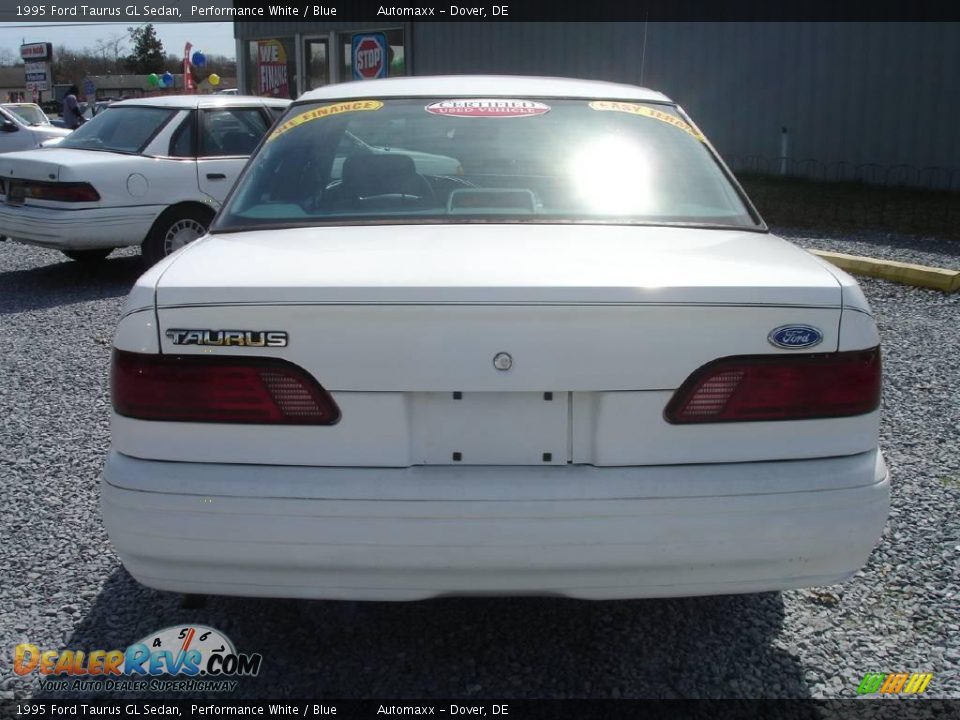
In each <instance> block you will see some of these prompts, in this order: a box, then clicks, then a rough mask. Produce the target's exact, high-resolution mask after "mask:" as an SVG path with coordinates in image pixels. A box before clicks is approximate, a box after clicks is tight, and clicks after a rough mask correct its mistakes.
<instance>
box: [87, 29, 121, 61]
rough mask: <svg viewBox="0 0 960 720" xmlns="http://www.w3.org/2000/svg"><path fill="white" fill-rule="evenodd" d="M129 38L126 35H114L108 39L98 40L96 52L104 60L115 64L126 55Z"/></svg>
mask: <svg viewBox="0 0 960 720" xmlns="http://www.w3.org/2000/svg"><path fill="white" fill-rule="evenodd" d="M126 45H127V38H126V37H125V36H124V35H121V34H117V33H114V34H113V35H111V36H110V37H108V38H105V39H104V38H97V44H96V45H95V46H94V47H95V49H96V52H97V53H98V54H99V55H100V56H101V57H102V58H103V59H104V60H111V61H113V62H114V63H116V62H117V61H119V60H120V58H121V57H122V56H125V55H126Z"/></svg>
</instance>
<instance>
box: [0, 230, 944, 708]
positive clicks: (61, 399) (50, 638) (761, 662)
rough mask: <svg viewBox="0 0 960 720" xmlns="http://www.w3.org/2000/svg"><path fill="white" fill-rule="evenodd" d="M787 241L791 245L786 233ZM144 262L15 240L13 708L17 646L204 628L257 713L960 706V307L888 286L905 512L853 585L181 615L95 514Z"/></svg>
mask: <svg viewBox="0 0 960 720" xmlns="http://www.w3.org/2000/svg"><path fill="white" fill-rule="evenodd" d="M787 233H788V234H790V233H789V231H787ZM794 239H795V241H797V242H798V243H799V244H801V245H805V246H809V247H818V248H824V249H833V250H839V251H841V252H852V253H856V254H874V255H876V256H881V257H890V258H891V259H901V260H908V261H914V262H918V261H919V262H928V263H929V262H936V263H938V264H941V265H943V266H951V267H955V268H956V267H960V243H953V244H951V243H946V242H941V241H937V240H935V239H926V240H922V241H914V240H911V239H909V238H902V237H894V236H887V235H880V234H872V235H871V234H870V233H861V234H859V235H857V236H856V238H854V239H853V242H846V241H844V240H841V239H838V238H835V237H829V236H820V237H816V238H811V237H794ZM140 270H141V267H140V264H139V256H137V255H136V254H135V253H133V252H132V251H129V250H127V251H123V252H119V253H117V254H116V255H115V256H114V257H113V258H112V259H110V260H109V261H107V262H106V263H105V264H104V265H103V266H102V267H100V268H95V269H86V268H84V267H82V266H80V265H78V264H76V263H73V262H70V261H67V260H66V259H65V258H62V256H60V255H59V254H58V253H55V252H51V251H45V250H39V249H33V248H28V247H25V246H21V245H15V244H13V243H0V342H2V344H3V350H2V354H0V408H2V411H0V464H2V470H3V474H2V483H0V508H2V510H0V512H2V516H3V521H2V523H0V608H2V611H0V699H3V698H7V699H9V698H25V697H29V696H30V695H31V694H34V693H36V684H35V683H36V679H35V678H36V676H35V675H34V676H31V677H29V678H26V679H25V678H20V677H17V676H15V675H14V674H13V672H12V662H13V648H14V646H15V645H16V644H18V643H21V642H31V643H34V644H36V645H39V646H41V647H42V648H80V649H85V650H92V649H97V648H101V649H109V648H115V647H125V646H126V645H127V644H128V643H130V642H133V641H134V640H136V639H138V638H140V637H142V636H144V635H146V634H147V633H148V632H151V631H154V630H157V629H160V628H163V627H166V626H169V625H173V624H179V623H186V622H201V623H205V624H208V625H212V626H214V627H216V628H218V629H220V630H222V631H224V632H225V633H226V634H227V635H228V636H230V637H231V638H232V639H233V641H234V643H235V644H236V646H237V648H238V650H240V651H241V652H260V653H262V654H263V656H264V662H263V669H262V671H261V673H260V676H259V677H257V678H255V679H249V680H245V681H243V682H242V683H241V685H240V687H239V689H238V695H239V696H242V697H280V696H291V697H297V696H307V697H318V696H319V697H364V696H374V697H451V696H453V697H461V696H466V697H498V698H511V697H512V698H521V697H605V698H618V697H688V698H689V697H817V698H820V697H827V698H834V697H853V696H854V695H855V691H856V688H857V685H858V684H859V682H860V680H861V679H862V677H863V674H864V673H866V672H893V671H903V672H912V671H916V672H920V671H924V672H932V673H934V679H933V681H932V682H931V684H930V686H929V688H928V690H927V695H928V696H936V697H952V698H960V676H958V669H960V596H958V594H960V572H958V568H960V513H958V512H957V510H958V501H960V393H958V390H957V388H958V380H960V350H958V349H960V293H957V294H953V295H944V294H941V293H938V292H935V291H928V290H921V289H915V288H909V287H904V286H899V285H894V284H890V283H887V282H883V281H879V280H866V281H864V283H863V286H864V288H865V290H866V292H867V295H868V296H869V298H870V301H871V303H872V305H873V308H874V310H875V312H876V314H877V316H878V318H879V323H880V328H881V333H882V335H883V343H884V362H885V369H886V385H885V389H884V403H883V404H884V415H883V426H882V444H883V447H884V450H885V452H886V457H887V461H888V463H889V465H890V468H891V471H892V473H893V478H894V483H893V487H894V490H893V509H892V515H891V518H890V522H889V524H888V526H887V529H886V531H885V533H884V536H883V539H882V542H881V544H880V546H879V547H878V548H877V550H876V551H875V552H874V553H873V555H872V557H871V558H870V561H869V564H868V565H867V566H866V568H864V569H863V570H862V571H861V572H859V573H858V574H857V575H856V576H855V577H854V578H853V579H852V580H850V581H849V582H847V583H845V584H843V585H839V586H833V587H822V588H816V589H811V590H801V591H791V592H784V593H766V594H757V595H746V596H728V597H714V598H690V599H678V600H644V601H631V602H595V603H590V602H579V601H571V600H561V599H540V598H523V599H493V598H491V599H443V600H436V601H428V602H418V603H410V604H386V603H343V602H306V601H266V600H248V599H233V598H212V599H211V600H210V602H209V604H208V606H207V607H206V608H204V609H190V610H188V609H181V607H180V601H179V598H178V597H176V596H174V595H171V594H166V593H161V592H155V591H153V590H149V589H147V588H144V587H141V586H139V585H138V584H137V583H136V582H134V581H133V580H132V579H131V578H130V577H129V576H128V575H127V574H126V573H125V572H124V570H123V569H122V568H121V566H120V564H119V562H118V560H117V558H116V556H115V555H114V553H113V551H112V549H111V547H110V545H109V544H108V541H107V538H106V535H105V533H104V531H103V528H102V527H101V523H100V519H99V516H98V511H97V499H98V479H99V473H100V469H101V466H102V463H103V460H104V457H105V455H106V452H107V448H108V444H109V423H108V412H109V398H108V394H107V367H108V359H109V355H110V344H111V338H112V335H113V330H114V325H115V322H116V320H117V317H118V314H119V310H120V307H121V305H122V303H123V300H124V297H125V295H126V293H127V291H128V289H129V288H130V286H131V284H132V283H133V281H134V280H135V279H136V277H137V275H138V274H139V272H140Z"/></svg>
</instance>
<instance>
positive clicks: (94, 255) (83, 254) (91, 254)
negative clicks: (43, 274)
mask: <svg viewBox="0 0 960 720" xmlns="http://www.w3.org/2000/svg"><path fill="white" fill-rule="evenodd" d="M61 252H62V253H63V254H64V255H66V256H67V257H68V258H70V259H71V260H76V261H77V262H81V263H93V262H100V261H101V260H104V259H106V257H107V255H109V254H110V253H112V252H113V248H97V249H95V250H61Z"/></svg>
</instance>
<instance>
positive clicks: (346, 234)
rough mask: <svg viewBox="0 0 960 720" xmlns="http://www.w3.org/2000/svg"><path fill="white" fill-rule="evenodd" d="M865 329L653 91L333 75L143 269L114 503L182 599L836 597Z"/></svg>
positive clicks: (110, 526)
mask: <svg viewBox="0 0 960 720" xmlns="http://www.w3.org/2000/svg"><path fill="white" fill-rule="evenodd" d="M878 343H879V338H878V334H877V328H876V324H875V322H874V319H873V317H872V316H871V313H870V308H869V307H868V305H867V302H866V300H865V299H864V296H863V294H862V293H861V292H860V289H859V288H858V287H857V285H856V283H855V282H854V281H853V280H852V279H851V278H850V277H849V276H847V275H846V274H844V273H843V272H841V271H839V270H837V269H836V268H833V267H831V266H829V265H827V264H825V263H824V262H822V261H820V260H819V259H817V258H815V257H813V256H812V255H809V254H808V253H806V252H804V251H803V250H800V249H798V248H796V247H794V246H793V245H791V244H789V243H787V242H785V241H783V240H781V239H779V238H777V237H774V236H772V235H771V234H769V232H768V231H767V228H766V226H765V225H764V224H763V221H762V220H761V219H760V217H759V216H758V215H757V213H756V211H755V210H754V209H753V208H752V206H751V205H750V203H749V201H748V200H747V198H746V197H745V196H744V195H743V192H742V191H741V190H740V188H739V186H738V185H737V183H736V182H735V181H734V179H733V178H732V176H731V175H730V173H729V172H728V171H727V169H726V168H725V167H724V165H723V163H722V162H721V161H720V159H719V158H718V157H717V155H716V153H715V152H714V151H713V149H712V148H711V147H710V145H709V144H708V143H707V141H706V140H705V138H704V137H703V136H702V135H701V133H700V131H699V130H698V129H697V128H696V126H695V125H694V124H693V123H692V122H691V121H690V120H689V119H688V118H687V117H686V116H685V115H684V113H683V112H682V110H680V108H678V107H677V106H676V104H674V103H673V102H671V101H670V100H669V99H668V98H666V97H664V96H663V95H661V94H659V93H656V92H651V91H649V90H645V89H641V88H637V87H631V86H626V85H615V84H608V83H599V82H585V81H573V80H559V79H543V78H519V77H496V78H494V77H453V78H402V79H395V80H382V81H371V82H366V83H348V84H343V85H336V86H330V87H326V88H323V89H320V90H316V91H313V92H310V93H308V94H306V95H304V96H303V97H301V98H300V100H298V101H297V102H296V103H295V104H294V105H292V106H291V107H290V108H289V110H288V111H287V112H286V114H285V115H284V116H283V117H282V118H281V119H280V121H279V122H278V124H277V125H276V126H275V127H274V128H273V130H272V132H271V133H270V135H269V136H268V137H267V139H266V140H265V141H264V143H263V145H262V146H261V147H260V149H259V151H258V152H257V153H256V154H255V155H254V157H253V158H252V159H251V162H250V164H249V165H248V166H247V168H246V170H245V171H244V173H243V175H242V176H241V178H240V180H239V181H238V184H237V186H236V187H235V188H234V190H233V192H232V194H231V196H230V197H229V198H228V200H227V202H226V204H225V206H224V208H223V209H222V210H221V212H220V213H219V215H218V216H217V218H216V220H215V221H214V223H213V226H212V227H211V228H210V232H209V234H208V235H206V236H204V237H202V238H201V239H199V240H197V241H196V242H194V243H192V244H190V245H188V246H186V247H185V248H183V249H182V250H180V251H179V252H177V253H175V254H174V255H172V256H171V257H169V258H166V259H165V260H163V261H161V262H160V263H159V264H158V265H156V266H155V267H154V268H152V269H151V270H150V271H149V272H147V273H146V274H145V275H144V276H143V277H141V278H140V280H139V281H138V282H137V284H136V286H135V287H134V289H133V292H132V293H131V295H130V297H129V299H128V301H127V306H126V309H125V312H124V314H123V317H122V319H121V321H120V326H119V329H118V331H117V335H116V341H115V351H114V359H113V374H112V393H113V407H114V417H113V448H112V452H111V454H110V457H109V460H108V462H107V465H106V469H105V471H104V478H103V486H102V493H103V495H102V507H103V517H104V522H105V524H106V527H107V530H108V531H109V534H110V537H111V539H112V541H113V543H114V545H115V547H116V548H117V551H118V552H119V554H120V557H121V558H122V560H123V562H124V564H125V565H126V567H127V569H128V570H129V571H130V573H131V574H132V575H133V576H134V577H135V578H137V579H138V580H139V581H140V582H142V583H145V584H147V585H150V586H152V587H156V588H161V589H164V590H172V591H178V592H186V593H215V594H230V595H266V596H278V597H309V598H351V599H390V600H412V599H417V598H425V597H430V596H435V595H444V594H478V593H496V594H560V595H568V596H573V597H580V598H632V597H647V596H679V595H697V594H711V593H732V592H752V591H760V590H772V589H780V588H790V587H799V586H808V585H818V584H828V583H834V582H837V581H839V580H843V579H844V578H846V577H848V576H849V575H850V574H851V573H853V572H854V571H856V570H857V569H858V568H859V567H860V566H861V565H862V564H863V563H864V562H865V560H866V558H867V556H868V555H869V553H870V551H871V549H872V547H873V546H874V544H875V543H876V541H877V538H878V537H879V536H880V533H881V530H882V528H883V525H884V522H885V520H886V517H887V511H888V503H889V482H888V476H887V470H886V467H885V465H884V462H883V459H882V457H881V454H880V451H879V449H878V446H877V436H878V414H879V411H878V405H879V399H880V354H879V348H878Z"/></svg>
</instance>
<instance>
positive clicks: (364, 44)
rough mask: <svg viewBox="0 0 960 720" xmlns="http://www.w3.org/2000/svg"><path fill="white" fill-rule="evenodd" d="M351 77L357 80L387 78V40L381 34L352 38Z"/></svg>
mask: <svg viewBox="0 0 960 720" xmlns="http://www.w3.org/2000/svg"><path fill="white" fill-rule="evenodd" d="M353 76H354V77H355V78H357V79H359V80H372V79H373V78H381V77H386V76H387V39H386V37H385V36H384V35H383V33H372V34H370V35H357V36H355V37H354V38H353Z"/></svg>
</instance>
